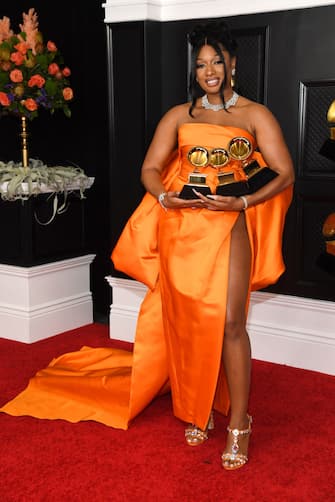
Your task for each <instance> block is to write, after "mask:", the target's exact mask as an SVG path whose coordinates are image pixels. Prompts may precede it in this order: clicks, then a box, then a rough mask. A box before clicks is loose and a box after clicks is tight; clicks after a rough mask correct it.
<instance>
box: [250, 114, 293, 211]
mask: <svg viewBox="0 0 335 502" xmlns="http://www.w3.org/2000/svg"><path fill="white" fill-rule="evenodd" d="M252 121H253V129H254V135H255V138H256V141H257V145H258V148H259V150H260V152H261V154H262V155H263V158H264V160H265V162H266V165H267V166H268V167H270V169H272V170H273V171H275V172H276V173H277V174H278V176H276V178H275V179H274V180H272V181H271V182H269V183H267V184H266V185H265V186H264V187H262V188H260V189H259V190H257V192H255V193H253V194H250V195H248V196H247V201H248V204H249V205H250V206H251V205H255V204H259V203H260V202H263V201H264V200H267V199H270V198H271V197H273V196H274V195H276V194H277V193H279V192H281V191H282V190H284V189H285V188H287V187H288V186H290V185H292V183H294V168H293V162H292V158H291V155H290V153H289V151H288V148H287V145H286V142H285V140H284V137H283V133H282V130H281V128H280V126H279V124H278V121H277V119H276V118H275V117H274V116H273V114H272V113H271V112H270V110H268V109H267V108H266V107H265V106H263V105H256V106H255V107H254V110H253V112H252Z"/></svg>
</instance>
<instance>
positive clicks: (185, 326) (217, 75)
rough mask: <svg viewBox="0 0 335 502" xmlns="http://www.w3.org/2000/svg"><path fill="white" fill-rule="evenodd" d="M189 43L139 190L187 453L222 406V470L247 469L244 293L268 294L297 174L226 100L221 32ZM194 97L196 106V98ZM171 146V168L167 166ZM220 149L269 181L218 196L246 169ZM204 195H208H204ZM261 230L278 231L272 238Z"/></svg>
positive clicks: (248, 107)
mask: <svg viewBox="0 0 335 502" xmlns="http://www.w3.org/2000/svg"><path fill="white" fill-rule="evenodd" d="M189 40H190V43H191V45H192V50H193V52H192V74H191V81H190V82H191V85H190V91H191V94H192V102H191V103H185V104H182V105H178V106H175V107H173V108H172V109H171V110H169V111H168V112H167V113H166V114H165V115H164V116H163V118H162V119H161V121H160V122H159V124H158V127H157V129H156V132H155V134H154V137H153V140H152V142H151V145H150V147H149V149H148V152H147V154H146V157H145V160H144V163H143V167H142V182H143V184H144V186H145V188H146V190H147V191H148V192H149V193H150V194H151V195H152V196H153V197H154V198H155V199H156V200H158V201H159V202H160V204H161V205H162V210H161V214H160V216H159V231H158V252H159V259H160V269H159V279H158V282H159V289H160V293H161V297H162V303H163V322H164V333H165V337H166V342H167V349H168V361H169V376H170V383H171V388H172V397H173V404H174V412H175V415H176V416H178V417H179V418H181V419H182V420H184V421H186V422H190V425H189V426H188V428H187V429H186V431H185V435H186V441H187V443H188V444H189V445H191V446H194V445H199V444H201V443H202V442H203V441H204V440H205V439H207V437H208V429H210V428H212V427H213V420H212V414H211V410H212V408H213V407H214V408H217V409H219V410H221V411H223V412H227V411H228V408H229V402H230V423H229V426H228V438H227V443H226V447H225V449H224V452H223V455H222V463H223V467H224V468H225V469H235V468H238V467H241V466H242V465H244V464H245V463H246V462H247V451H248V442H249V435H250V432H251V421H252V419H251V416H249V414H248V399H249V387H250V367H251V354H250V342H249V338H248V334H247V331H246V315H247V305H248V302H249V295H250V291H251V289H259V288H260V287H264V286H267V285H268V284H269V283H271V282H274V281H275V280H277V278H278V276H279V275H280V274H281V273H282V272H283V264H282V257H281V232H282V228H283V217H284V215H285V212H286V210H287V207H288V205H289V203H290V200H291V188H292V184H293V181H294V172H293V166H292V160H291V157H290V154H289V152H288V149H287V147H286V144H285V142H284V139H283V136H282V132H281V129H280V127H279V125H278V123H277V121H276V119H275V118H274V117H273V115H272V113H271V112H270V111H269V110H268V109H267V108H266V107H265V106H263V105H260V104H257V103H255V102H253V101H251V100H249V99H246V98H244V97H242V96H238V95H237V94H236V93H235V92H234V91H233V88H232V85H231V80H232V76H233V75H234V73H235V66H236V54H235V50H236V43H235V41H234V40H233V39H232V38H231V35H230V33H229V30H228V28H227V27H226V25H225V24H223V23H220V22H219V23H211V24H208V25H203V26H201V25H200V26H198V27H196V28H195V30H194V31H193V32H192V34H191V35H190V38H189ZM199 90H200V91H201V92H200V94H202V97H197V96H199V92H198V91H199ZM234 138H235V139H234ZM232 140H233V141H232ZM231 141H232V143H230V142H231ZM249 142H250V143H249ZM177 144H178V159H177V162H176V161H172V162H170V163H168V165H167V159H169V158H170V156H171V154H172V152H173V151H174V149H175V148H176V145H177ZM227 144H230V147H231V151H233V149H234V144H235V146H237V148H241V147H243V146H244V147H246V149H247V150H248V149H249V150H248V151H247V152H246V153H247V154H248V153H249V154H250V144H252V150H253V154H252V155H250V157H249V161H250V160H251V159H255V158H257V159H258V161H259V162H262V159H261V157H260V155H259V153H257V152H255V151H254V150H255V148H256V146H257V147H258V148H259V150H260V151H261V152H262V155H263V158H264V160H265V163H266V165H268V166H270V167H271V169H272V170H273V171H274V173H275V174H276V176H275V177H274V179H272V180H271V181H270V182H269V183H267V184H266V185H265V186H263V187H262V188H260V189H259V190H257V191H256V192H255V193H251V194H248V195H242V196H223V195H216V194H215V193H216V191H220V190H218V189H217V188H218V187H217V185H218V184H219V183H220V182H218V178H220V176H218V174H219V172H220V173H221V176H223V177H224V175H225V173H226V172H227V171H228V172H231V171H232V170H233V172H234V173H235V174H234V176H235V178H236V180H240V181H241V180H242V182H243V174H244V171H243V165H244V164H245V162H246V161H245V160H244V164H243V162H242V161H241V160H238V159H237V160H236V155H235V159H230V160H229V162H227V163H226V165H223V164H225V162H226V161H227ZM213 152H214V155H213ZM228 156H229V154H228ZM257 156H258V157H257ZM211 157H212V159H214V161H213V160H212V161H211V160H210V159H211ZM218 159H219V160H218ZM220 159H221V160H220ZM176 163H177V166H176V165H175V164H176ZM263 165H264V164H263ZM218 166H219V167H220V168H221V170H220V169H218ZM174 171H175V172H174ZM192 171H193V173H192ZM173 172H174V173H173ZM171 173H172V174H171ZM169 175H170V178H172V181H171V179H170V180H169V182H168V185H169V186H168V188H167V183H166V178H167V177H168V176H169ZM164 177H165V181H164V182H163V178H164ZM244 177H245V175H244ZM189 180H191V183H188V181H189ZM194 180H196V183H194ZM192 181H193V183H192ZM185 184H186V185H187V187H186V188H187V191H186V195H185V197H186V198H184V195H183V194H184V192H185ZM208 188H210V193H209V194H207V195H204V194H203V193H202V192H204V190H205V192H206V191H207V192H209V190H208ZM221 188H222V187H221ZM192 192H193V195H192V196H191V195H190V194H191V193H192ZM190 197H191V198H190ZM274 220H276V221H274ZM270 227H271V228H272V230H274V229H276V230H275V231H274V232H273V233H272V230H271V228H270ZM276 232H277V233H276ZM269 241H272V242H271V244H269ZM269 245H270V247H271V246H272V248H271V250H270V249H269ZM265 247H266V248H267V249H265ZM123 249H125V248H123ZM269 251H270V253H269ZM271 251H272V253H271ZM265 252H267V257H265ZM113 258H114V261H115V262H116V266H117V268H121V269H127V263H125V262H126V261H127V259H128V258H126V259H123V258H122V257H120V256H119V251H118V250H115V251H114V253H113ZM267 259H269V260H270V261H268V262H267V263H265V262H264V260H267ZM261 262H262V263H261ZM127 270H128V272H129V268H128V269H127ZM132 272H133V273H134V270H133V271H132V270H130V273H132ZM156 288H157V285H156ZM221 363H222V364H221ZM221 366H222V367H221ZM220 369H221V370H222V371H221V372H220ZM223 370H224V371H223ZM224 374H225V376H226V383H227V386H226V385H225V378H224ZM227 387H228V388H227ZM227 391H228V392H227Z"/></svg>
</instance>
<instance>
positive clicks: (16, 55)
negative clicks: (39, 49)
mask: <svg viewBox="0 0 335 502" xmlns="http://www.w3.org/2000/svg"><path fill="white" fill-rule="evenodd" d="M10 60H11V61H12V62H13V63H15V64H16V65H17V66H20V65H21V64H22V63H23V61H24V56H23V54H21V52H13V53H12V54H11V55H10Z"/></svg>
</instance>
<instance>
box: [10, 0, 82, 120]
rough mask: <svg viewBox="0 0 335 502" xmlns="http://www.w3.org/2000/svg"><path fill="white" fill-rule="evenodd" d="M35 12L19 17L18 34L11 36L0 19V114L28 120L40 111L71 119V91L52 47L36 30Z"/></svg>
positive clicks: (32, 10) (55, 49)
mask: <svg viewBox="0 0 335 502" xmlns="http://www.w3.org/2000/svg"><path fill="white" fill-rule="evenodd" d="M38 24H39V23H38V19H37V14H36V12H35V9H33V8H32V9H29V11H28V14H25V13H23V23H22V24H20V30H21V31H20V33H18V34H14V32H13V31H12V30H11V27H10V19H9V18H8V17H3V19H0V114H2V115H3V114H15V115H18V116H25V117H26V118H28V119H30V120H32V119H34V118H35V117H37V116H38V113H39V112H40V111H41V110H46V111H49V112H50V113H54V111H55V110H58V109H60V110H63V112H64V113H65V115H66V116H67V117H70V116H71V110H70V108H69V103H70V102H71V100H72V99H73V90H72V88H71V86H70V83H69V80H68V77H69V76H70V75H71V70H70V69H69V68H68V67H67V66H65V65H64V62H63V57H62V55H61V54H60V52H59V50H58V48H57V46H56V44H55V43H54V42H52V41H51V40H49V41H48V42H47V43H46V44H45V43H44V41H43V35H42V34H41V32H40V31H39V29H38Z"/></svg>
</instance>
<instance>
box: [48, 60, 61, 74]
mask: <svg viewBox="0 0 335 502" xmlns="http://www.w3.org/2000/svg"><path fill="white" fill-rule="evenodd" d="M57 72H59V66H58V64H56V63H51V64H49V66H48V73H49V75H56V73H57Z"/></svg>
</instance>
